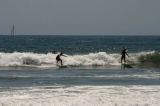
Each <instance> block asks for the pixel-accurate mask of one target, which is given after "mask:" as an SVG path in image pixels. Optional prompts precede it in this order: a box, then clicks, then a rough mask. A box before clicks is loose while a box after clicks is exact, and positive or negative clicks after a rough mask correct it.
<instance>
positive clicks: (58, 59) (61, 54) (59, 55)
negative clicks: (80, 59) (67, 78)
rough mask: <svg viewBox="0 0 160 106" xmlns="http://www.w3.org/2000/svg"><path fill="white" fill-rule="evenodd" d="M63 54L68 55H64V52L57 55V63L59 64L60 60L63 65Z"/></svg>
mask: <svg viewBox="0 0 160 106" xmlns="http://www.w3.org/2000/svg"><path fill="white" fill-rule="evenodd" d="M61 56H64V57H67V56H65V55H63V53H62V52H61V53H60V54H58V55H57V56H56V60H57V65H58V62H59V61H60V62H61V66H63V64H62V59H61V58H60V57H61Z"/></svg>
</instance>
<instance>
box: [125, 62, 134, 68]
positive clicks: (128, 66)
mask: <svg viewBox="0 0 160 106" xmlns="http://www.w3.org/2000/svg"><path fill="white" fill-rule="evenodd" d="M122 65H123V67H125V68H133V67H132V65H131V64H126V63H124V64H122Z"/></svg>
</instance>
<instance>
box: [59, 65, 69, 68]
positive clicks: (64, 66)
mask: <svg viewBox="0 0 160 106" xmlns="http://www.w3.org/2000/svg"><path fill="white" fill-rule="evenodd" d="M59 68H67V66H66V65H64V66H59Z"/></svg>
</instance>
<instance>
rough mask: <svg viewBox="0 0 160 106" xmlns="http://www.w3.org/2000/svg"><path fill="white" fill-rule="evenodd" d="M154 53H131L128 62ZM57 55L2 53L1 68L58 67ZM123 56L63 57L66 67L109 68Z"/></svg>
mask: <svg viewBox="0 0 160 106" xmlns="http://www.w3.org/2000/svg"><path fill="white" fill-rule="evenodd" d="M152 53H154V51H152V52H139V53H129V55H130V57H129V58H127V60H128V62H130V63H136V62H138V58H139V57H140V56H142V55H147V54H152ZM56 55H57V54H52V53H47V54H38V53H32V52H26V53H20V52H14V53H2V52H1V53H0V66H6V67H8V66H28V67H29V66H37V67H56V59H55V58H56ZM120 57H121V55H120V54H118V53H112V54H108V53H106V52H98V53H89V54H85V55H67V57H62V60H63V63H64V65H69V66H108V65H120Z"/></svg>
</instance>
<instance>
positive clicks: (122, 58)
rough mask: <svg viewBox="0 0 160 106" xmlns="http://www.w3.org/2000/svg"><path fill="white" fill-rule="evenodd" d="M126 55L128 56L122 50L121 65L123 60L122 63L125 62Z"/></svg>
mask: <svg viewBox="0 0 160 106" xmlns="http://www.w3.org/2000/svg"><path fill="white" fill-rule="evenodd" d="M126 55H128V54H127V52H126V49H124V50H123V51H122V56H121V63H122V61H123V60H124V62H126Z"/></svg>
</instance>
